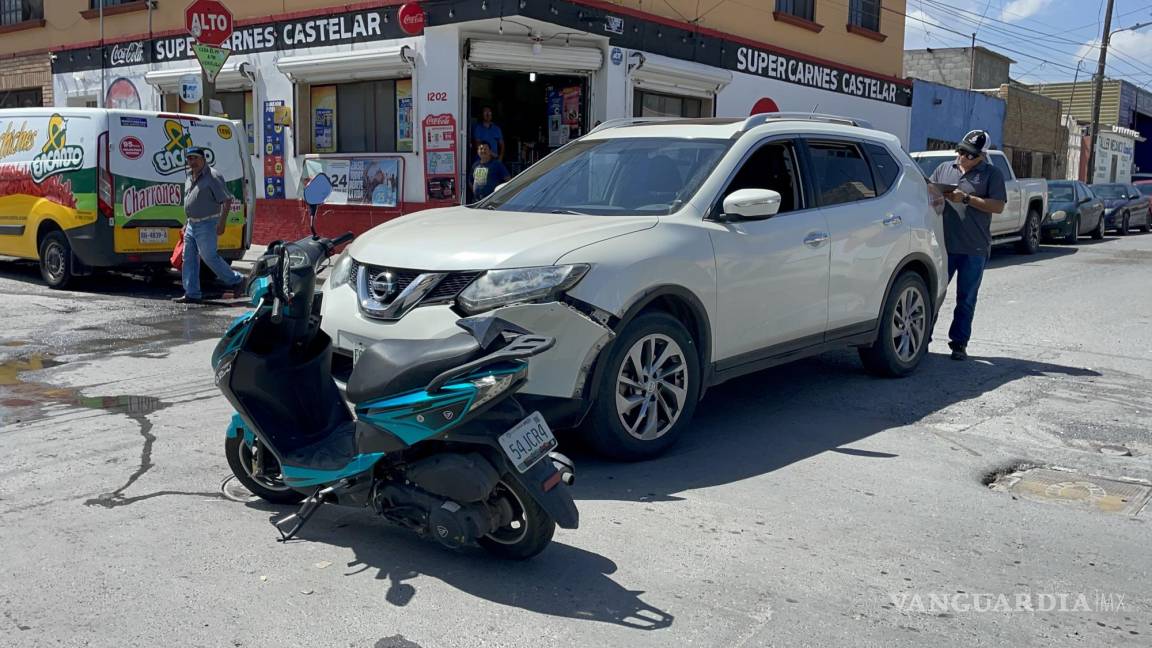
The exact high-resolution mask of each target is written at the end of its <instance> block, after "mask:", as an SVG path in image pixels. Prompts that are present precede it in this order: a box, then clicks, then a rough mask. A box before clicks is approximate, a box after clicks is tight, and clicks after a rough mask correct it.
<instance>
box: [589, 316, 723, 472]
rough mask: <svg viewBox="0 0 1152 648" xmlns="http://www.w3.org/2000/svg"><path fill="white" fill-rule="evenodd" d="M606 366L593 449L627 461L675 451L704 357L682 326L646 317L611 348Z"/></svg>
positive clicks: (592, 422) (592, 427) (598, 390)
mask: <svg viewBox="0 0 1152 648" xmlns="http://www.w3.org/2000/svg"><path fill="white" fill-rule="evenodd" d="M605 362H606V363H607V364H606V365H605V367H604V371H603V372H602V375H601V378H600V383H599V384H598V385H597V386H596V402H595V403H594V404H593V406H592V416H591V417H590V421H589V422H590V429H588V437H589V441H591V443H592V445H593V447H595V448H596V450H597V451H599V452H600V454H602V455H605V456H607V457H610V458H613V459H619V460H623V461H639V460H642V459H650V458H652V457H655V456H657V455H659V454H661V453H663V452H664V451H665V450H667V449H668V448H670V447H672V445H673V444H674V443H676V440H677V439H679V437H680V435H681V434H683V432H684V428H685V427H687V426H688V423H689V421H690V420H691V419H692V414H693V413H694V412H695V411H696V401H697V400H698V399H699V397H700V380H701V371H700V356H699V354H698V353H697V349H696V343H695V342H694V341H693V340H692V336H691V335H689V334H688V331H687V329H685V328H684V325H683V324H681V323H680V322H679V320H677V319H676V318H674V317H672V316H671V315H669V314H667V313H663V312H652V313H644V314H642V315H640V316H638V317H637V318H636V319H635V320H633V321H632V323H631V324H629V325H628V328H626V329H625V330H624V332H623V333H622V334H621V335H620V337H619V338H617V339H616V341H615V342H614V343H613V344H612V347H611V348H610V349H609V352H608V355H607V356H606V358H605Z"/></svg>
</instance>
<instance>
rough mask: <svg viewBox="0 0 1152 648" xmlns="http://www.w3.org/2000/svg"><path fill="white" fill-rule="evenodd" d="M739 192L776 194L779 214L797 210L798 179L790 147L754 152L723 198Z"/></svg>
mask: <svg viewBox="0 0 1152 648" xmlns="http://www.w3.org/2000/svg"><path fill="white" fill-rule="evenodd" d="M739 189H771V190H773V191H775V192H777V193H779V194H780V211H778V212H777V213H778V214H783V213H786V212H790V211H796V210H797V209H800V208H801V206H800V205H801V200H800V178H799V174H797V173H796V152H795V151H794V150H793V149H792V145H791V144H787V143H784V142H776V143H773V144H765V145H764V146H761V147H760V148H759V149H757V150H756V152H755V153H753V154H752V155H750V156H749V157H748V159H747V160H746V161H745V162H744V165H743V166H741V167H740V170H739V171H738V172H736V177H734V178H732V182H730V183H729V184H728V188H727V189H726V190H725V191H724V194H723V195H724V197H727V196H728V194H730V193H732V192H733V191H737V190H739Z"/></svg>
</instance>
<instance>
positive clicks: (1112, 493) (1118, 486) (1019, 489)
mask: <svg viewBox="0 0 1152 648" xmlns="http://www.w3.org/2000/svg"><path fill="white" fill-rule="evenodd" d="M992 487H993V488H995V489H997V490H1007V491H1009V492H1011V493H1014V494H1016V495H1020V496H1022V497H1025V498H1028V499H1032V500H1038V501H1043V502H1059V503H1064V504H1073V505H1080V506H1085V507H1088V508H1090V509H1093V510H1097V511H1101V512H1104V513H1120V514H1122V515H1136V514H1137V513H1139V512H1140V509H1141V508H1143V506H1144V504H1145V503H1146V502H1147V501H1148V499H1149V496H1150V495H1152V488H1150V487H1148V486H1145V485H1143V484H1134V483H1131V482H1122V481H1116V480H1114V479H1105V478H1103V477H1093V476H1090V475H1083V474H1080V473H1075V472H1068V471H1063V470H1051V469H1048V468H1034V469H1032V470H1025V471H1023V472H1016V473H1012V474H1011V475H1005V476H1004V477H1001V478H1000V479H998V480H997V481H996V482H995V483H993V484H992Z"/></svg>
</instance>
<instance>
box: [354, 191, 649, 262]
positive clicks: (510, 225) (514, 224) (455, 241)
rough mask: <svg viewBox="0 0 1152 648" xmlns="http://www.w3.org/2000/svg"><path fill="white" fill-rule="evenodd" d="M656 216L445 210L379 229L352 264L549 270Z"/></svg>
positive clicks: (360, 245) (359, 243) (362, 242)
mask: <svg viewBox="0 0 1152 648" xmlns="http://www.w3.org/2000/svg"><path fill="white" fill-rule="evenodd" d="M659 222H660V219H659V218H658V217H656V216H577V215H569V214H538V213H529V212H507V211H488V210H483V209H470V208H468V207H446V208H443V209H430V210H427V211H422V212H417V213H415V214H409V215H407V216H401V217H400V218H397V219H395V220H392V221H389V222H387V223H384V224H382V225H377V226H376V227H374V228H372V229H371V230H369V231H368V232H366V233H365V234H363V235H361V236H360V237H359V238H357V239H356V240H355V241H354V242H353V243H352V245H351V246H349V248H348V251H349V254H351V255H352V258H354V259H356V260H357V261H360V262H363V263H370V264H372V265H386V266H390V267H393V268H406V269H412V270H491V269H496V268H522V267H528V266H542V265H552V264H554V263H556V261H557V260H558V259H559V258H560V257H562V256H564V255H565V254H568V253H569V252H572V251H573V250H576V249H578V248H581V247H584V246H587V245H591V244H593V243H598V242H600V241H603V240H606V239H610V238H615V237H617V236H623V235H625V234H631V233H633V232H639V231H641V230H645V229H650V228H652V227H655V226H656V224H657V223H659Z"/></svg>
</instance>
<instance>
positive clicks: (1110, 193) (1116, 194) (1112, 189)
mask: <svg viewBox="0 0 1152 648" xmlns="http://www.w3.org/2000/svg"><path fill="white" fill-rule="evenodd" d="M1092 191H1093V192H1094V193H1095V194H1096V195H1097V196H1099V197H1101V198H1103V199H1105V200H1117V199H1120V198H1123V197H1124V191H1125V187H1124V185H1118V184H1105V185H1092Z"/></svg>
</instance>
